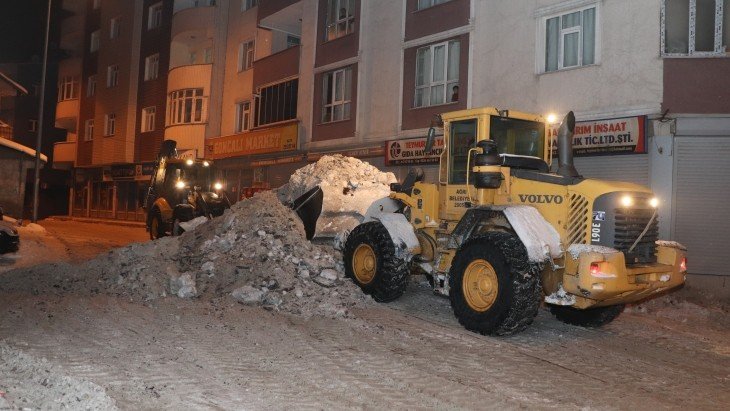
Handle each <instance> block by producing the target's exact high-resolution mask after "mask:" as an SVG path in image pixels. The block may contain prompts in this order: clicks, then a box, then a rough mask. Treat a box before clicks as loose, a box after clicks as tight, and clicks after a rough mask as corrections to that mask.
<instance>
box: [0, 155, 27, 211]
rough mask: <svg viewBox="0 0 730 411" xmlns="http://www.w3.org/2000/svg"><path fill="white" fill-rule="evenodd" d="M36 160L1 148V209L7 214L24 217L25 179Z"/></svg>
mask: <svg viewBox="0 0 730 411" xmlns="http://www.w3.org/2000/svg"><path fill="white" fill-rule="evenodd" d="M33 166H34V160H33V159H32V158H31V157H28V156H27V155H25V154H23V153H20V152H18V151H16V150H13V149H10V148H7V147H4V146H0V207H2V209H3V211H4V212H5V214H7V215H9V216H12V217H15V218H22V217H23V199H24V198H25V179H26V175H27V171H28V169H29V168H33Z"/></svg>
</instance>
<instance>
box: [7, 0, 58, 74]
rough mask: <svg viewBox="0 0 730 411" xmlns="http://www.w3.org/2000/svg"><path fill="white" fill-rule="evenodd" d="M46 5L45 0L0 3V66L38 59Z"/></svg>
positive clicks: (46, 1)
mask: <svg viewBox="0 0 730 411" xmlns="http://www.w3.org/2000/svg"><path fill="white" fill-rule="evenodd" d="M55 1H57V2H60V0H55ZM47 5H48V0H0V63H8V62H24V61H29V60H31V59H33V56H36V58H38V59H40V56H41V54H42V53H43V40H44V34H45V33H44V32H45V20H46V7H47Z"/></svg>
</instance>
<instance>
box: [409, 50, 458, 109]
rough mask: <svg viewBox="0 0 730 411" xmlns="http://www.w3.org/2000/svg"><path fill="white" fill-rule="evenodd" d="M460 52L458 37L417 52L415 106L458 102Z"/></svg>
mask: <svg viewBox="0 0 730 411" xmlns="http://www.w3.org/2000/svg"><path fill="white" fill-rule="evenodd" d="M459 54H460V53H459V41H458V40H452V41H447V42H443V43H438V44H433V45H430V46H426V47H421V48H419V49H418V50H417V51H416V95H415V99H414V103H413V105H414V107H427V106H435V105H438V104H445V103H448V102H451V101H458V99H459ZM454 99H456V100H454Z"/></svg>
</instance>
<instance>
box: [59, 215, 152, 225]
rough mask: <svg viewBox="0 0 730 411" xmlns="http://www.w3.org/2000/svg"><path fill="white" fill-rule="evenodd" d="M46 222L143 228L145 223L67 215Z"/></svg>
mask: <svg viewBox="0 0 730 411" xmlns="http://www.w3.org/2000/svg"><path fill="white" fill-rule="evenodd" d="M47 219H48V220H58V221H78V222H79V223H92V224H106V225H117V226H122V227H140V228H144V227H145V223H144V222H142V221H126V220H112V219H106V218H88V217H71V216H67V215H54V216H51V217H48V218H47Z"/></svg>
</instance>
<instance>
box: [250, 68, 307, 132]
mask: <svg viewBox="0 0 730 411" xmlns="http://www.w3.org/2000/svg"><path fill="white" fill-rule="evenodd" d="M298 87H299V80H298V79H294V80H289V81H285V82H283V83H278V84H273V85H271V86H268V87H263V88H261V89H260V90H259V92H258V95H257V96H256V104H255V110H254V111H255V114H256V117H254V118H255V125H256V126H262V125H265V124H273V123H278V122H281V121H287V120H293V119H295V118H297V95H298V92H299V90H298Z"/></svg>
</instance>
